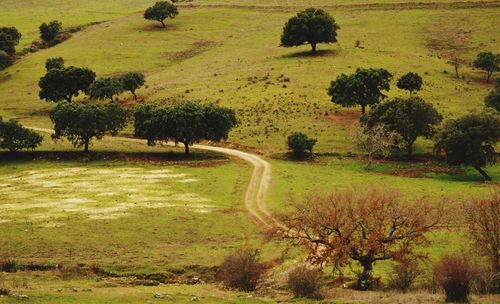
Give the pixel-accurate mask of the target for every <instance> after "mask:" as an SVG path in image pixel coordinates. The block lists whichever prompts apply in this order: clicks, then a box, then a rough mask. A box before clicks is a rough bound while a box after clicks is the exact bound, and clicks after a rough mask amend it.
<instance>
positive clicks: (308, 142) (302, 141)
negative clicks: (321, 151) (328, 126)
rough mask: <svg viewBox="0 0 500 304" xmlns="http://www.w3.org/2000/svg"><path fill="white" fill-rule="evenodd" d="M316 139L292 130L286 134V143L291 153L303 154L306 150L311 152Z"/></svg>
mask: <svg viewBox="0 0 500 304" xmlns="http://www.w3.org/2000/svg"><path fill="white" fill-rule="evenodd" d="M316 141H317V140H316V139H314V138H309V137H307V135H306V134H304V133H300V132H294V133H292V134H290V135H289V136H288V139H287V145H288V148H290V150H292V152H293V154H295V155H296V156H303V155H304V154H305V153H306V152H308V153H310V154H312V151H313V148H314V145H315V144H316Z"/></svg>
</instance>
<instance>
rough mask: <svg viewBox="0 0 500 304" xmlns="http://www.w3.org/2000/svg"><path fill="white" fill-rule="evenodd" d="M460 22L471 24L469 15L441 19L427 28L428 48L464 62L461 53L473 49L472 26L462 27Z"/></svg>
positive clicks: (438, 53)
mask: <svg viewBox="0 0 500 304" xmlns="http://www.w3.org/2000/svg"><path fill="white" fill-rule="evenodd" d="M460 24H462V25H464V24H469V21H468V17H463V18H461V19H457V20H449V19H447V18H444V19H439V21H437V22H435V23H433V24H432V25H431V26H429V27H428V28H427V29H426V32H427V35H426V37H427V48H429V49H430V50H432V51H433V52H434V53H435V54H436V55H438V56H440V57H443V58H447V59H449V60H456V61H458V62H460V63H462V64H464V63H465V62H464V61H463V60H461V59H460V55H461V54H464V53H467V51H469V50H470V49H471V46H470V44H469V41H470V39H471V36H472V30H471V29H470V28H461V27H460Z"/></svg>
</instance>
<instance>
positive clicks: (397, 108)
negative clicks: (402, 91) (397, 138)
mask: <svg viewBox="0 0 500 304" xmlns="http://www.w3.org/2000/svg"><path fill="white" fill-rule="evenodd" d="M441 120H442V116H441V115H440V114H439V113H438V111H437V110H436V109H435V108H434V106H433V105H432V104H430V103H427V102H425V101H424V100H423V99H422V98H420V97H410V98H407V99H401V98H395V99H393V100H390V101H387V102H384V103H381V104H379V105H377V106H375V107H373V108H372V109H371V111H370V112H369V113H367V114H365V115H363V116H362V117H361V121H362V123H363V124H365V125H367V126H368V127H369V128H372V127H374V126H376V125H378V124H384V125H385V126H386V128H387V129H388V130H392V131H395V132H397V133H398V134H399V135H401V137H402V139H403V142H404V143H405V146H406V149H407V152H408V157H411V156H412V153H413V143H414V142H415V140H416V139H417V138H418V137H420V136H424V137H426V138H429V137H431V136H432V135H433V134H434V128H435V126H436V125H437V124H438V123H439V122H441Z"/></svg>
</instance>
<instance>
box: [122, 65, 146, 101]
mask: <svg viewBox="0 0 500 304" xmlns="http://www.w3.org/2000/svg"><path fill="white" fill-rule="evenodd" d="M120 80H121V82H122V87H123V89H124V90H126V91H129V92H130V93H132V95H133V96H134V99H135V100H137V94H136V93H135V91H137V89H139V88H140V87H142V86H143V85H144V83H145V82H146V80H145V79H144V74H142V73H137V72H130V73H127V74H125V75H123V76H122V77H120Z"/></svg>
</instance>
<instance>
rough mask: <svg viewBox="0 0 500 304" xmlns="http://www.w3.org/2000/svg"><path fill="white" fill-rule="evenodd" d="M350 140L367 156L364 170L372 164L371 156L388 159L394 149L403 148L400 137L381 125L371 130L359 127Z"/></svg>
mask: <svg viewBox="0 0 500 304" xmlns="http://www.w3.org/2000/svg"><path fill="white" fill-rule="evenodd" d="M352 139H353V141H354V142H355V143H356V146H358V147H359V148H360V149H361V150H363V151H364V152H366V154H367V156H368V162H367V164H366V166H365V168H366V169H368V168H369V167H370V165H371V164H372V161H373V156H375V155H379V156H383V157H389V156H390V155H391V153H392V151H393V150H394V149H396V148H403V147H404V144H403V141H402V139H403V138H402V137H401V135H399V134H398V133H397V132H395V131H390V130H388V129H387V128H386V127H385V125H383V124H378V125H375V126H374V127H373V128H369V127H367V126H366V125H365V126H360V127H359V128H358V129H356V131H355V132H354V134H353V135H352Z"/></svg>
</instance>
